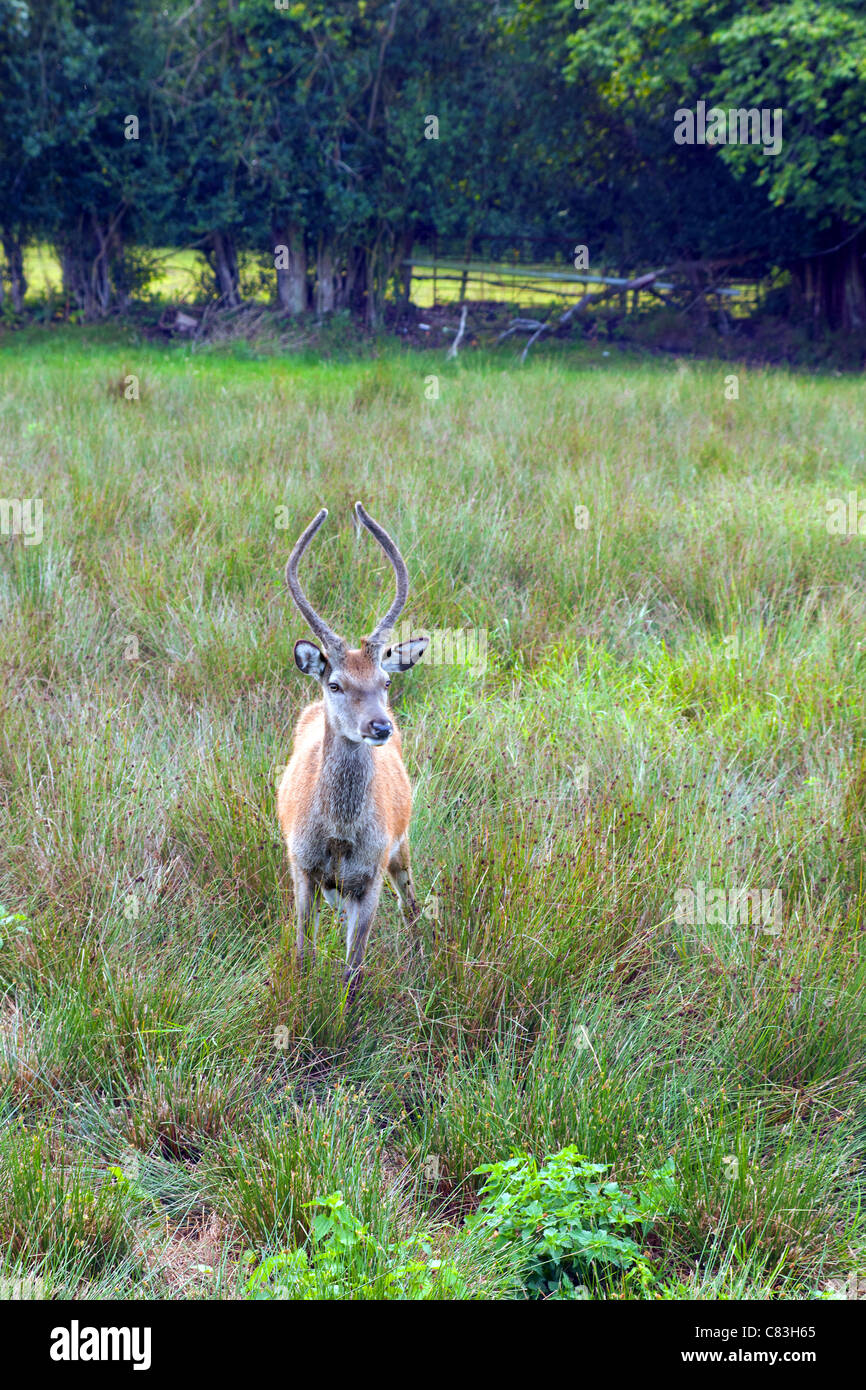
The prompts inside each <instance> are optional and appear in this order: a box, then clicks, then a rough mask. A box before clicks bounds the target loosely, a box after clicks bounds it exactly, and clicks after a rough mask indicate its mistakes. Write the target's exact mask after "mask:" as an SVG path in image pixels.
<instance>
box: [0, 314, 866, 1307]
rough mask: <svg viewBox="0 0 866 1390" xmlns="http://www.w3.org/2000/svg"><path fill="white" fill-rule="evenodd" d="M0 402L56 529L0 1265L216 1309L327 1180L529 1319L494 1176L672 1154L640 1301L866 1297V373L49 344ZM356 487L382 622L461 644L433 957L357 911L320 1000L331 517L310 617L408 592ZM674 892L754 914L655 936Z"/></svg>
mask: <svg viewBox="0 0 866 1390" xmlns="http://www.w3.org/2000/svg"><path fill="white" fill-rule="evenodd" d="M734 370H736V371H737V373H738V376H739V399H738V400H735V401H732V400H728V399H726V396H725V378H726V377H727V376H729V375H730V373H731V372H732V371H734ZM129 374H135V375H136V376H137V377H138V379H139V383H140V399H139V400H137V401H136V400H131V401H130V400H126V399H124V396H123V390H122V385H121V387H120V389H118V383H122V381H123V379H124V378H125V377H126V376H128V375H129ZM434 374H435V375H436V376H437V377H438V384H439V398H438V399H436V400H431V399H427V397H426V395H425V384H426V383H427V381H428V379H429V377H430V376H431V375H434ZM0 393H2V409H3V417H4V436H3V441H2V446H0V454H2V459H0V479H2V486H0V494H2V497H4V498H7V499H9V498H32V497H41V498H42V499H43V507H44V522H43V524H44V536H43V539H42V542H41V543H40V544H34V545H25V544H24V543H23V538H22V537H18V538H14V539H13V538H11V537H7V536H2V537H0V615H2V616H0V701H2V711H3V717H2V723H0V902H2V904H3V905H4V907H5V910H6V911H5V914H4V913H0V917H2V916H4V915H8V917H9V919H10V920H8V921H5V922H4V923H3V924H2V925H0V936H2V944H0V1115H2V1124H3V1127H4V1134H3V1137H2V1142H0V1248H2V1250H3V1252H4V1254H3V1256H2V1260H3V1264H2V1268H0V1275H2V1277H3V1279H10V1280H16V1281H20V1280H24V1281H30V1285H31V1286H32V1287H38V1288H40V1289H46V1290H48V1291H53V1292H67V1293H70V1292H71V1293H73V1294H75V1295H76V1296H78V1297H105V1296H120V1297H139V1298H140V1297H144V1298H147V1297H176V1296H181V1297H187V1298H210V1297H224V1298H229V1297H237V1296H239V1294H240V1292H241V1290H242V1289H243V1287H244V1284H245V1282H246V1280H247V1279H248V1277H249V1264H248V1263H246V1262H245V1261H246V1256H247V1253H248V1251H250V1250H253V1251H254V1252H255V1254H256V1256H257V1257H258V1258H261V1259H264V1258H266V1257H267V1256H269V1255H276V1254H278V1253H279V1252H280V1251H284V1250H291V1249H293V1248H295V1247H298V1248H300V1247H304V1246H305V1245H308V1243H309V1220H310V1216H309V1212H310V1209H309V1208H307V1207H306V1205H305V1204H306V1203H307V1202H309V1201H312V1200H314V1199H317V1198H324V1197H326V1196H327V1195H328V1194H329V1193H332V1192H334V1191H337V1190H339V1191H342V1192H343V1194H344V1197H345V1200H346V1202H347V1204H348V1205H349V1207H350V1209H351V1211H352V1212H353V1214H354V1215H355V1216H356V1217H358V1218H359V1219H360V1220H362V1221H363V1222H364V1223H365V1224H366V1225H367V1226H368V1228H369V1229H370V1230H371V1231H372V1232H373V1233H374V1235H375V1238H376V1240H378V1241H379V1242H380V1245H381V1247H382V1248H383V1249H384V1248H386V1247H387V1248H390V1247H391V1246H392V1245H393V1244H394V1242H398V1243H399V1242H400V1241H401V1240H403V1239H407V1240H409V1239H411V1238H412V1236H413V1232H416V1233H417V1232H421V1231H423V1232H425V1233H427V1234H426V1235H425V1240H427V1239H428V1237H429V1240H432V1248H433V1249H434V1250H439V1251H440V1252H449V1251H450V1252H452V1254H453V1253H454V1252H457V1253H456V1254H455V1255H454V1258H455V1259H458V1261H460V1260H462V1261H463V1264H462V1265H461V1266H460V1267H461V1269H463V1270H464V1275H465V1271H467V1270H468V1271H470V1274H469V1276H467V1277H469V1279H470V1284H471V1286H472V1287H473V1288H476V1289H477V1290H478V1291H479V1292H480V1293H481V1295H482V1296H487V1297H496V1296H501V1297H509V1296H514V1287H515V1286H514V1280H513V1271H508V1270H506V1271H505V1272H504V1273H503V1269H502V1267H501V1256H500V1255H498V1254H497V1253H496V1252H495V1251H494V1249H493V1248H492V1246H491V1247H490V1248H486V1247H484V1245H483V1242H482V1243H480V1244H479V1241H480V1236H479V1235H478V1232H477V1231H476V1232H475V1233H474V1234H473V1235H472V1242H474V1243H473V1244H472V1245H471V1249H470V1248H469V1246H467V1245H466V1244H465V1240H466V1239H467V1237H466V1234H465V1231H464V1227H463V1222H464V1219H465V1216H466V1214H467V1213H468V1212H471V1211H472V1210H473V1208H474V1207H475V1205H476V1204H477V1200H478V1198H477V1194H478V1190H479V1188H480V1186H481V1183H482V1178H481V1177H479V1176H477V1175H475V1176H473V1173H474V1170H475V1169H476V1168H477V1167H478V1165H479V1164H486V1163H494V1162H497V1161H498V1160H501V1159H505V1158H507V1157H508V1156H509V1154H510V1152H511V1151H512V1150H515V1149H516V1150H521V1151H524V1152H528V1153H531V1154H533V1155H534V1156H535V1157H536V1158H537V1159H538V1161H539V1162H541V1161H542V1160H543V1159H544V1158H545V1157H546V1156H547V1155H550V1154H553V1153H556V1152H557V1151H559V1150H561V1149H562V1148H564V1147H565V1146H567V1145H572V1144H573V1145H575V1146H577V1148H578V1149H579V1151H580V1152H581V1153H583V1154H586V1155H587V1156H588V1157H589V1159H590V1160H591V1161H592V1162H595V1163H605V1164H610V1165H612V1167H611V1173H612V1176H613V1178H614V1179H615V1181H616V1182H618V1183H619V1184H620V1186H621V1187H622V1188H624V1189H629V1188H631V1187H633V1186H635V1185H639V1184H640V1182H641V1181H642V1180H643V1178H644V1176H645V1175H646V1174H647V1173H649V1172H652V1171H654V1170H657V1169H659V1168H661V1167H662V1166H663V1165H664V1164H665V1162H666V1160H667V1159H668V1157H670V1156H672V1157H673V1159H674V1167H675V1184H676V1198H675V1200H674V1201H673V1202H672V1203H671V1205H670V1207H669V1209H668V1210H666V1211H665V1212H664V1213H663V1214H661V1215H660V1219H659V1222H658V1224H657V1227H656V1229H655V1231H654V1234H653V1236H652V1241H651V1248H650V1254H651V1257H652V1258H651V1263H652V1266H653V1270H654V1272H655V1276H656V1280H657V1283H656V1284H655V1285H653V1286H652V1287H653V1289H654V1290H655V1292H656V1294H658V1295H659V1296H664V1297H701V1298H708V1299H717V1298H723V1297H724V1298H729V1297H734V1298H770V1297H782V1298H785V1297H787V1298H804V1297H808V1296H809V1295H810V1294H811V1293H813V1292H815V1291H818V1290H820V1289H822V1288H824V1287H826V1286H827V1285H828V1283H829V1281H830V1280H834V1281H845V1280H846V1279H848V1278H849V1276H851V1275H852V1274H853V1275H855V1276H856V1275H858V1274H859V1275H862V1274H863V1273H864V1272H866V1241H864V1230H863V1222H862V1216H861V1214H860V1203H861V1186H862V1176H863V1172H864V1137H866V1105H864V1102H866V1084H864V1083H866V1062H864V1057H866V1018H864V1005H863V1000H864V997H866V996H864V983H866V982H864V961H863V953H862V944H861V943H862V932H863V915H864V897H866V884H864V854H866V761H864V756H863V752H862V749H863V738H864V731H866V727H864V726H866V716H864V706H863V684H864V666H866V645H864V644H866V637H864V632H866V597H864V579H866V556H864V548H863V547H864V545H866V540H864V539H863V538H861V537H859V536H852V537H840V536H834V535H830V534H828V532H827V529H826V526H825V516H826V510H825V508H826V502H827V499H828V498H829V497H833V496H844V495H845V494H846V493H847V492H848V491H849V490H857V489H858V488H859V489H861V490H862V491H863V496H864V498H866V483H864V481H863V474H864V467H863V464H864V455H863V438H864V427H866V419H864V417H866V405H864V398H863V394H862V390H861V387H860V384H859V382H857V381H856V380H845V379H841V378H836V377H833V376H826V377H824V376H817V375H816V376H813V377H808V378H807V377H803V376H794V375H792V374H790V373H786V372H783V371H771V370H756V369H746V368H736V369H735V368H733V367H732V366H731V364H729V363H726V364H724V365H723V364H721V363H719V364H713V363H704V364H701V365H695V366H688V365H686V364H684V363H667V362H658V361H651V362H649V363H647V362H643V361H640V360H639V359H637V358H632V357H629V356H627V355H625V354H623V355H616V356H615V357H614V356H612V357H604V356H603V355H602V351H601V349H600V348H597V347H593V346H591V345H587V346H583V347H580V348H578V349H575V350H574V351H566V352H564V353H562V354H561V355H560V356H559V357H558V358H556V359H555V358H554V357H553V356H545V355H544V354H543V353H542V354H541V355H539V356H538V358H537V359H536V360H534V361H531V362H530V363H529V364H528V365H527V366H526V367H524V368H519V367H517V366H516V365H515V357H514V351H513V348H509V347H508V345H506V346H504V347H503V348H502V349H501V350H500V351H499V352H498V353H496V354H489V355H483V354H480V353H479V354H476V355H474V356H473V357H472V358H471V359H470V358H467V359H466V360H465V361H463V360H461V361H458V363H456V364H453V363H452V364H447V365H446V363H445V361H444V354H443V353H441V352H440V353H427V354H416V355H401V354H399V353H398V352H397V351H396V350H395V349H390V348H388V349H383V350H382V351H381V354H380V356H379V357H378V360H375V361H373V360H369V359H359V358H347V360H342V361H341V360H337V358H332V359H330V360H320V359H317V358H315V357H313V356H312V355H297V356H294V357H290V356H279V355H271V356H268V357H262V358H257V357H255V356H254V355H253V354H252V353H251V352H250V351H249V350H242V349H241V348H235V349H232V350H230V349H222V350H217V349H207V348H205V349H204V350H200V351H198V352H195V353H193V352H191V351H190V350H189V349H188V348H185V347H177V348H170V349H158V348H154V347H151V346H147V345H144V344H142V343H141V342H140V341H139V340H138V339H137V338H136V337H135V335H134V334H131V333H129V332H128V331H126V330H119V329H109V330H98V331H97V330H74V329H61V330H57V331H55V332H44V331H40V330H36V329H29V330H25V331H23V332H20V333H16V334H14V335H8V336H7V337H6V338H5V339H4V340H2V342H0ZM357 498H361V499H362V500H363V501H364V503H365V505H367V506H368V507H369V509H370V511H371V512H372V513H373V515H374V516H376V517H378V518H380V519H381V520H382V521H383V522H384V523H385V524H386V525H387V526H388V527H389V528H390V529H392V530H393V532H394V533H395V535H396V536H397V537H398V539H399V541H400V544H401V546H402V548H403V551H404V554H405V555H406V557H407V561H408V564H409V570H410V576H411V593H410V599H409V606H408V610H407V614H406V617H407V619H411V620H412V621H413V622H414V623H415V624H416V625H418V626H423V627H426V628H428V629H429V628H436V629H444V628H448V629H458V628H463V629H472V630H474V631H476V632H479V633H483V634H484V636H485V640H486V642H487V660H486V669H484V670H483V671H481V672H479V671H475V672H473V671H471V670H470V668H469V664H468V663H464V664H462V665H461V664H452V665H429V664H426V663H424V664H422V665H421V666H419V667H418V668H416V670H415V671H414V672H413V673H412V674H411V675H407V676H405V677H401V678H400V680H399V682H398V681H396V680H395V682H394V688H395V690H396V688H397V686H398V684H399V692H398V693H397V694H396V706H397V710H398V715H399V718H400V721H401V726H402V728H403V734H404V744H405V749H406V761H407V765H408V768H409V771H410V775H411V776H412V778H413V782H414V788H415V813H414V819H413V825H412V843H413V855H414V862H415V872H416V878H417V881H418V887H419V890H420V894H421V896H422V898H423V899H425V901H426V902H427V904H428V912H427V915H426V916H425V918H424V919H423V932H422V934H423V941H422V949H421V950H420V951H419V950H415V949H412V948H411V946H410V943H409V942H408V941H407V939H406V936H405V933H404V931H403V930H402V928H401V924H400V917H399V913H398V911H397V908H396V904H395V901H394V899H393V898H392V897H391V896H385V897H383V901H382V904H381V907H380V911H379V915H378V919H377V921H376V924H375V927H374V930H373V934H372V937H371V943H370V949H369V952H368V971H367V976H366V979H365V983H364V986H363V989H362V991H361V994H360V996H359V999H358V1002H357V1005H356V1007H355V1009H354V1011H349V1012H348V1013H347V1012H346V1011H345V1009H344V1008H343V1007H342V1002H341V993H340V985H339V980H340V969H341V963H342V945H341V942H340V940H339V931H338V926H337V923H336V921H335V920H333V919H332V917H331V916H330V914H328V913H326V914H325V915H324V917H323V922H322V929H321V933H320V940H321V951H320V956H319V960H318V964H317V966H316V969H315V970H314V971H313V972H312V974H310V975H308V976H306V977H303V978H299V977H298V976H297V975H296V973H295V971H294V969H293V965H292V961H291V959H290V958H289V957H287V956H286V955H285V954H284V952H283V950H282V948H281V940H282V938H283V934H284V932H285V931H286V927H287V924H289V923H290V921H291V889H290V886H289V881H288V875H287V873H286V869H285V865H284V851H283V848H282V845H281V843H280V837H279V833H278V828H277V823H276V812H275V804H274V803H275V784H276V779H277V776H278V771H279V769H280V767H281V766H282V765H283V764H284V763H285V762H286V760H287V757H288V752H289V748H290V742H291V734H292V726H293V721H294V719H295V717H296V715H297V712H298V711H299V709H300V708H301V706H302V704H303V703H304V702H305V701H306V700H308V699H310V698H312V696H313V693H314V692H313V689H312V688H311V687H310V685H309V684H307V683H305V681H304V679H303V677H302V676H301V675H300V674H299V673H298V672H297V671H296V669H295V666H294V662H293V659H292V647H293V644H294V641H295V640H296V639H297V638H298V637H300V636H303V635H305V630H304V624H303V622H302V621H301V619H300V617H299V616H298V615H297V613H295V612H294V611H293V609H292V606H291V603H290V602H289V600H288V598H287V596H286V592H285V589H284V585H283V568H284V564H285V560H286V556H287V554H288V551H289V548H290V546H291V544H292V543H293V541H294V539H295V537H296V535H297V533H298V532H299V530H300V529H301V527H302V526H303V525H304V524H305V523H306V522H307V521H308V520H309V518H310V517H311V516H312V515H313V514H314V513H315V511H316V509H317V508H318V507H319V506H320V505H323V504H324V505H327V506H328V507H329V509H330V512H331V515H330V517H329V519H328V523H327V534H326V537H323V538H322V542H321V543H320V544H318V546H317V548H316V549H315V551H314V552H313V553H312V554H311V556H310V559H309V563H308V568H307V569H306V571H305V573H306V576H307V581H306V582H307V585H308V588H309V591H310V592H311V595H312V597H313V601H314V602H317V603H318V604H319V605H320V606H321V607H322V608H323V609H324V610H325V611H326V613H327V615H328V617H329V619H330V621H331V622H332V623H333V624H334V625H335V626H336V627H338V628H339V629H341V630H345V631H346V632H347V635H349V636H350V637H352V638H355V639H356V638H358V637H359V636H360V635H361V633H362V632H364V631H366V630H368V629H369V627H370V625H371V623H372V622H373V620H374V619H375V618H376V617H377V616H379V614H380V611H381V610H383V607H384V605H385V603H386V602H387V601H389V599H390V593H391V583H392V580H391V577H390V575H389V573H388V572H387V570H386V567H385V565H384V564H383V563H382V561H381V559H380V557H379V556H378V555H377V553H376V550H375V547H374V546H373V545H372V544H370V545H367V544H365V543H363V542H360V543H357V542H356V540H355V536H354V531H353V528H352V525H351V520H350V508H351V505H352V504H353V503H354V502H355V500H356V499H357ZM581 506H583V507H586V508H587V509H588V524H587V525H586V526H585V527H584V528H581V527H578V526H576V525H575V515H576V511H575V509H576V508H579V507H581ZM281 508H285V509H286V512H285V513H282V512H281V511H280V509H281ZM577 515H578V516H579V515H580V513H578V514H577ZM283 523H284V524H283ZM699 882H701V883H703V884H705V885H707V888H708V889H721V890H732V889H736V888H740V887H742V888H750V889H755V888H757V889H765V890H768V891H772V892H774V893H777V895H778V899H779V901H780V903H781V925H780V927H779V928H778V930H776V929H773V930H771V931H764V930H763V928H762V924H761V923H754V924H753V923H736V924H728V923H725V922H715V921H713V920H710V921H708V922H706V923H697V924H689V923H687V922H680V921H678V920H677V914H676V905H677V901H678V899H677V893H678V891H679V890H682V889H683V888H685V887H691V888H694V887H695V886H696V885H697V884H698V883H699ZM14 914H23V916H22V917H20V918H16V917H15V916H14ZM707 915H708V916H712V914H707ZM437 919H438V920H437ZM434 925H436V927H437V930H436V933H435V937H434V930H433V928H434ZM115 1167H116V1168H120V1169H121V1170H122V1173H123V1174H125V1175H127V1176H126V1177H123V1178H122V1180H120V1179H118V1177H117V1174H112V1172H111V1169H112V1168H115ZM431 1232H432V1236H431V1235H430V1233H431ZM428 1243H429V1241H428ZM449 1258H450V1256H449ZM377 1277H378V1276H377ZM39 1281H42V1282H41V1283H40V1282H39ZM377 1287H378V1286H377ZM358 1296H359V1297H361V1296H365V1295H364V1294H363V1292H362V1291H361V1290H360V1289H359V1290H358ZM431 1296H432V1295H431Z"/></svg>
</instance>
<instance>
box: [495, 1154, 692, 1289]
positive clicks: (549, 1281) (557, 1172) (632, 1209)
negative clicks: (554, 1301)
mask: <svg viewBox="0 0 866 1390" xmlns="http://www.w3.org/2000/svg"><path fill="white" fill-rule="evenodd" d="M608 1168H609V1164H605V1163H590V1161H589V1159H588V1158H587V1157H586V1156H585V1155H584V1154H581V1153H578V1151H577V1149H576V1148H575V1147H574V1146H570V1147H568V1148H565V1149H562V1150H560V1152H559V1153H556V1154H552V1155H550V1157H549V1158H547V1159H546V1161H545V1162H544V1163H543V1164H542V1166H541V1167H539V1165H538V1163H537V1161H536V1160H535V1159H534V1158H532V1157H531V1156H529V1155H527V1154H515V1155H514V1156H513V1157H512V1158H509V1159H506V1160H504V1161H502V1162H499V1163H485V1164H482V1166H481V1167H480V1168H476V1169H475V1173H476V1174H477V1175H482V1174H486V1175H487V1179H486V1181H485V1183H484V1185H483V1186H482V1188H481V1205H480V1206H479V1208H478V1210H477V1212H476V1213H475V1215H474V1216H472V1217H470V1219H469V1221H470V1224H471V1225H474V1226H476V1227H477V1226H481V1227H484V1228H486V1229H487V1230H488V1231H490V1232H491V1233H492V1234H493V1236H494V1239H495V1241H496V1242H499V1243H506V1244H510V1243H514V1242H516V1243H519V1244H521V1245H522V1246H524V1247H525V1251H526V1272H525V1276H524V1277H525V1284H526V1288H527V1290H528V1292H529V1293H530V1294H532V1295H534V1296H535V1297H539V1298H544V1297H550V1298H588V1297H590V1296H591V1294H592V1292H593V1291H599V1292H600V1291H603V1290H604V1289H606V1288H612V1287H614V1286H616V1285H618V1287H619V1289H620V1290H621V1291H625V1290H626V1289H633V1288H637V1289H639V1290H641V1291H643V1290H646V1289H647V1288H648V1287H649V1286H650V1284H651V1283H652V1281H653V1277H654V1276H653V1271H652V1268H651V1266H650V1263H649V1261H648V1260H647V1258H646V1257H645V1255H644V1254H642V1252H641V1249H640V1247H639V1245H638V1244H637V1242H636V1241H635V1239H634V1236H633V1235H632V1234H630V1232H635V1233H638V1234H640V1235H641V1237H643V1238H645V1237H646V1236H647V1235H648V1233H649V1231H650V1230H651V1229H652V1226H653V1223H654V1220H655V1218H656V1216H657V1215H658V1214H659V1213H660V1211H661V1210H663V1209H665V1208H667V1207H668V1206H669V1205H670V1202H671V1200H672V1198H673V1160H672V1159H669V1160H668V1162H667V1163H666V1164H665V1166H664V1167H663V1168H662V1169H660V1170H659V1171H658V1172H656V1173H653V1174H652V1175H651V1176H650V1178H649V1181H648V1183H647V1185H646V1187H645V1188H644V1189H643V1190H638V1192H637V1193H636V1194H634V1195H633V1194H632V1193H630V1192H624V1191H622V1190H621V1189H620V1187H619V1185H618V1183H615V1182H604V1181H603V1178H604V1174H605V1173H606V1172H607V1171H608Z"/></svg>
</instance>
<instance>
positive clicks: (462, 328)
mask: <svg viewBox="0 0 866 1390" xmlns="http://www.w3.org/2000/svg"><path fill="white" fill-rule="evenodd" d="M466 313H467V310H466V305H465V304H464V305H463V308H462V309H461V310H460V327H459V328H458V330H457V336H456V338H455V339H454V342H453V343H452V344H451V346H450V348H449V349H448V351H447V352H446V354H445V361H446V362H450V361H451V359H452V357H456V356H457V353H458V351H459V349H460V344H461V343H462V342H463V334H464V333H465V332H466Z"/></svg>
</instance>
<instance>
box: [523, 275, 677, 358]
mask: <svg viewBox="0 0 866 1390" xmlns="http://www.w3.org/2000/svg"><path fill="white" fill-rule="evenodd" d="M664 274H665V267H664V266H663V267H662V269H661V270H651V271H649V272H648V273H647V274H646V275H638V276H636V277H635V279H634V280H626V282H625V284H623V285H606V286H605V288H604V289H603V290H597V291H595V292H594V293H590V294H584V295H581V297H580V299H579V300H578V301H577V303H576V304H572V306H571V308H570V309H566V310H565V312H564V313H562V314H560V315H559V317H558V318H554V319H546V320H541V319H513V320H512V323H511V325H510V327H509V328H507V329H506V330H505V332H504V333H500V335H499V337H498V338H497V340H496V341H497V342H498V343H501V342H502V340H503V338H508V337H509V336H510V335H511V334H512V333H530V334H531V335H532V336H531V337H530V339H529V341H528V343H527V344H526V347H525V348H524V349H523V352H522V353H521V354H520V360H521V362H525V361H526V354H527V353H528V352H529V349H530V348H531V347H532V345H533V343H536V342H537V341H538V339H539V338H540V337H541V336H542V335H543V334H544V333H560V332H561V331H562V329H563V328H567V327H568V325H569V324H570V323H571V320H572V318H573V317H574V315H575V314H579V313H581V312H582V310H583V309H585V308H586V307H587V305H588V304H593V303H595V302H600V301H601V300H603V299H609V298H610V297H611V295H614V294H616V295H619V294H627V293H628V292H629V290H647V289H649V288H650V286H651V285H652V284H654V282H655V281H656V280H658V278H659V276H661V275H664Z"/></svg>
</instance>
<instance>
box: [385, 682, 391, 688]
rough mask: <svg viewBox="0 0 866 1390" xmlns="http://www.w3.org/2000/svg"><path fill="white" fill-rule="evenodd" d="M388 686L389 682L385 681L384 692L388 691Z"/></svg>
mask: <svg viewBox="0 0 866 1390" xmlns="http://www.w3.org/2000/svg"><path fill="white" fill-rule="evenodd" d="M390 684H391V682H390V681H386V682H385V689H386V690H387V689H388V686H389V685H390Z"/></svg>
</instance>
